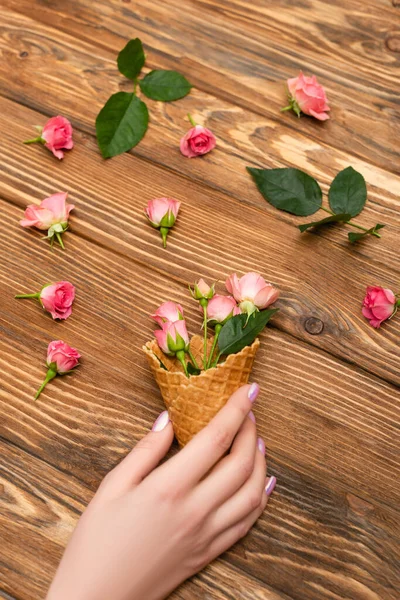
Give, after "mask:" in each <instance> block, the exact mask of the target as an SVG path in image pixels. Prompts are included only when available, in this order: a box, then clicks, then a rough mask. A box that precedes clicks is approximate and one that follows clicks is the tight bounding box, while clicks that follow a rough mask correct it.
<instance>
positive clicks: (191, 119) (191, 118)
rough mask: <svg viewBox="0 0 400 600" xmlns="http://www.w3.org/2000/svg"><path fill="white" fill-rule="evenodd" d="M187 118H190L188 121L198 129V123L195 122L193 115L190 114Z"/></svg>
mask: <svg viewBox="0 0 400 600" xmlns="http://www.w3.org/2000/svg"><path fill="white" fill-rule="evenodd" d="M187 116H188V119H189V121H190V123H191V125H192V127H196V122H195V121H194V119H193V117H192V115H191V114H190V113H188V114H187Z"/></svg>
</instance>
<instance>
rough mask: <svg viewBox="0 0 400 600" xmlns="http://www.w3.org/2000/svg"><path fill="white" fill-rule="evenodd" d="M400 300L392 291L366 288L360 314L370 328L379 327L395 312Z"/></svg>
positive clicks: (376, 287)
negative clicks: (367, 321)
mask: <svg viewBox="0 0 400 600" xmlns="http://www.w3.org/2000/svg"><path fill="white" fill-rule="evenodd" d="M399 306H400V299H397V298H396V296H395V295H394V293H393V292H392V290H389V289H385V288H382V287H379V286H368V287H367V292H366V295H365V298H364V302H363V308H362V314H363V315H364V317H365V318H366V319H368V320H369V324H370V325H372V327H376V328H378V327H380V326H381V323H383V321H386V320H387V319H390V318H391V317H393V316H394V314H395V313H396V312H397V309H398V307H399Z"/></svg>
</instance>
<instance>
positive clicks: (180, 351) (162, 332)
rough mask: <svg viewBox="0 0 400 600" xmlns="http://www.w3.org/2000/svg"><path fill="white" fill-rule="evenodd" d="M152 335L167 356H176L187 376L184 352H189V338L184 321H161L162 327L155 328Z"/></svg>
mask: <svg viewBox="0 0 400 600" xmlns="http://www.w3.org/2000/svg"><path fill="white" fill-rule="evenodd" d="M154 335H155V337H156V340H157V343H158V345H159V346H160V348H161V350H162V351H163V352H164V353H165V354H167V355H168V356H176V358H177V359H178V360H179V362H180V363H181V365H182V367H183V370H184V371H185V375H186V377H188V376H189V374H188V370H187V364H186V360H185V353H186V352H189V354H190V350H189V342H190V340H189V334H188V332H187V329H186V322H185V321H182V320H180V321H176V322H175V323H171V322H170V321H168V322H167V323H163V325H162V329H157V330H156V331H155V332H154Z"/></svg>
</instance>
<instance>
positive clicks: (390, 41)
mask: <svg viewBox="0 0 400 600" xmlns="http://www.w3.org/2000/svg"><path fill="white" fill-rule="evenodd" d="M385 45H386V48H387V49H388V50H390V51H391V52H400V31H391V32H390V33H388V34H387V36H386V39H385Z"/></svg>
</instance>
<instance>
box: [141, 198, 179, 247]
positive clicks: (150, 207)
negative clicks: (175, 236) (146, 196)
mask: <svg viewBox="0 0 400 600" xmlns="http://www.w3.org/2000/svg"><path fill="white" fill-rule="evenodd" d="M180 205H181V203H180V202H178V200H174V199H173V198H155V199H154V200H150V201H149V202H148V204H147V207H146V215H147V218H148V219H149V221H150V223H151V224H152V226H153V227H155V228H156V229H159V230H160V233H161V237H162V240H163V245H164V248H166V246H167V235H168V233H169V230H170V229H171V227H173V226H174V224H175V221H176V217H177V216H178V211H179V207H180Z"/></svg>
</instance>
